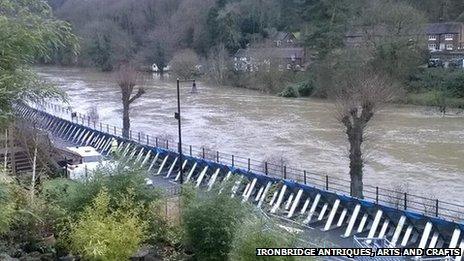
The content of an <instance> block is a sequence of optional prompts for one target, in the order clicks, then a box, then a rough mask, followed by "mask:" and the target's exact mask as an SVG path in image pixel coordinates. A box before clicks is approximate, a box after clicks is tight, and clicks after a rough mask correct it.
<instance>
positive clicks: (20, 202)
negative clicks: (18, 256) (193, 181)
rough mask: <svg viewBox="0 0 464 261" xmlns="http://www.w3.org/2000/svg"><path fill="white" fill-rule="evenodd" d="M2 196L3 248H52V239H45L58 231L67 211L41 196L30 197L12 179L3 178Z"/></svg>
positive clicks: (13, 250) (0, 235)
mask: <svg viewBox="0 0 464 261" xmlns="http://www.w3.org/2000/svg"><path fill="white" fill-rule="evenodd" d="M2 175H3V174H2ZM6 180H9V181H6ZM0 199H1V201H2V204H1V206H0V242H1V244H0V252H6V253H10V254H15V253H17V252H18V251H21V252H26V253H27V252H33V251H39V252H53V250H54V244H53V242H51V243H50V242H47V240H45V239H46V238H50V237H51V238H53V235H55V234H57V233H58V232H59V227H60V223H61V220H62V219H63V218H64V212H63V211H62V210H61V209H60V208H58V207H56V206H54V205H51V204H48V203H47V202H46V201H44V200H43V199H42V198H40V197H31V195H30V192H29V191H28V190H26V189H24V188H23V187H21V186H20V185H18V184H17V183H16V182H15V181H13V180H12V179H3V178H2V181H0Z"/></svg>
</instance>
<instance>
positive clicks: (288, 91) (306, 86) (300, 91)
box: [279, 80, 314, 98]
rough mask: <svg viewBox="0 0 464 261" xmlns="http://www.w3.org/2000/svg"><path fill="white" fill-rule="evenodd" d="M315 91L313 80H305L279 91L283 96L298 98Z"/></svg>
mask: <svg viewBox="0 0 464 261" xmlns="http://www.w3.org/2000/svg"><path fill="white" fill-rule="evenodd" d="M313 91H314V84H313V82H312V81H311V80H305V81H302V82H299V83H295V84H291V85H288V86H287V87H286V88H285V89H284V90H283V91H282V92H280V93H279V96H281V97H287V98H296V97H308V96H311V94H312V93H313Z"/></svg>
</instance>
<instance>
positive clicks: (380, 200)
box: [32, 102, 464, 221]
mask: <svg viewBox="0 0 464 261" xmlns="http://www.w3.org/2000/svg"><path fill="white" fill-rule="evenodd" d="M32 106H35V107H36V108H37V109H39V110H44V111H48V112H50V113H51V111H50V110H53V113H55V114H53V113H52V114H53V115H56V113H60V114H61V115H56V116H59V117H61V116H64V118H65V119H67V120H71V121H73V122H75V123H78V124H81V125H84V126H87V127H90V128H93V129H96V130H100V131H102V132H106V133H108V134H112V135H115V136H119V137H123V131H122V129H121V128H119V127H117V126H113V125H109V124H104V123H102V122H98V121H96V120H93V119H92V118H91V117H90V116H87V115H84V114H81V113H77V112H72V111H71V109H70V108H69V107H67V108H66V107H63V106H60V105H56V104H52V103H48V102H41V103H37V104H34V105H32ZM128 139H129V140H131V141H134V142H138V143H141V144H146V145H150V146H156V147H161V148H165V149H168V150H172V151H177V149H178V143H177V142H176V141H173V140H169V139H165V138H159V137H156V136H152V135H148V134H145V133H143V132H133V131H132V130H130V131H129V137H128ZM182 151H183V152H184V154H186V155H190V156H193V157H198V158H203V159H207V160H210V161H216V162H218V163H221V164H224V165H228V166H233V167H235V168H240V169H243V170H247V171H249V172H254V173H260V174H264V175H269V176H272V177H278V178H283V179H288V180H294V181H296V182H300V183H304V184H307V185H310V186H313V187H316V188H319V189H324V190H327V191H332V192H336V193H338V194H345V195H350V194H351V192H350V181H349V180H346V179H341V178H338V177H337V178H331V177H330V176H329V175H325V174H321V173H315V172H311V171H306V170H301V169H296V168H292V167H289V166H286V165H284V164H276V163H274V162H263V161H258V160H254V159H251V158H246V157H241V156H238V155H234V154H227V153H223V152H219V151H213V150H210V149H207V148H204V147H194V146H192V145H186V144H184V143H183V144H182ZM363 193H364V199H365V200H368V201H371V202H373V203H375V204H381V205H385V206H390V207H393V208H396V209H404V210H410V211H415V212H419V213H422V214H425V215H427V216H434V217H440V218H443V219H447V220H450V221H462V220H464V205H460V204H455V203H451V202H445V201H441V200H439V199H433V198H428V197H424V196H420V195H415V194H411V193H407V192H404V191H402V190H401V189H396V190H394V189H388V188H381V187H378V186H372V185H366V184H365V185H364V190H363Z"/></svg>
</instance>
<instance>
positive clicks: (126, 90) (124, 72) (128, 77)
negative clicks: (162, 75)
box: [115, 64, 145, 138]
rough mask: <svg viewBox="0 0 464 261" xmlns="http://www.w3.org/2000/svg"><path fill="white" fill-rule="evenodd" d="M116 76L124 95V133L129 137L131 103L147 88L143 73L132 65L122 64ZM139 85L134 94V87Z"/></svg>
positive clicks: (124, 135)
mask: <svg viewBox="0 0 464 261" xmlns="http://www.w3.org/2000/svg"><path fill="white" fill-rule="evenodd" d="M115 78H116V82H117V84H118V86H119V87H120V88H121V96H122V97H121V98H122V108H123V110H122V126H123V127H122V129H123V133H122V135H123V137H125V138H129V132H130V116H129V111H130V105H131V103H133V102H134V101H135V100H137V99H138V98H140V97H141V96H142V95H143V94H144V93H145V88H143V84H142V77H141V75H140V74H139V73H138V72H137V71H136V70H135V69H134V67H133V66H131V65H128V64H125V65H121V66H120V68H119V70H118V71H117V72H116V75H115ZM137 85H139V87H138V89H137V93H136V94H134V95H133V96H132V93H133V92H134V88H135V86H137Z"/></svg>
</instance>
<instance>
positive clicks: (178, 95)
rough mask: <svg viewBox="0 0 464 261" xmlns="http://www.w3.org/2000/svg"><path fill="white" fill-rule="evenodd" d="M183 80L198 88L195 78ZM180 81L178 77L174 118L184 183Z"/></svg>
mask: <svg viewBox="0 0 464 261" xmlns="http://www.w3.org/2000/svg"><path fill="white" fill-rule="evenodd" d="M182 82H193V88H194V89H195V90H196V84H195V80H193V81H192V80H184V81H182ZM180 83H181V80H179V78H178V79H177V112H176V113H174V118H175V119H177V124H178V130H179V143H178V153H179V163H178V164H179V177H180V184H181V185H182V184H184V173H183V169H182V162H183V155H182V122H181V114H180Z"/></svg>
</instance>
